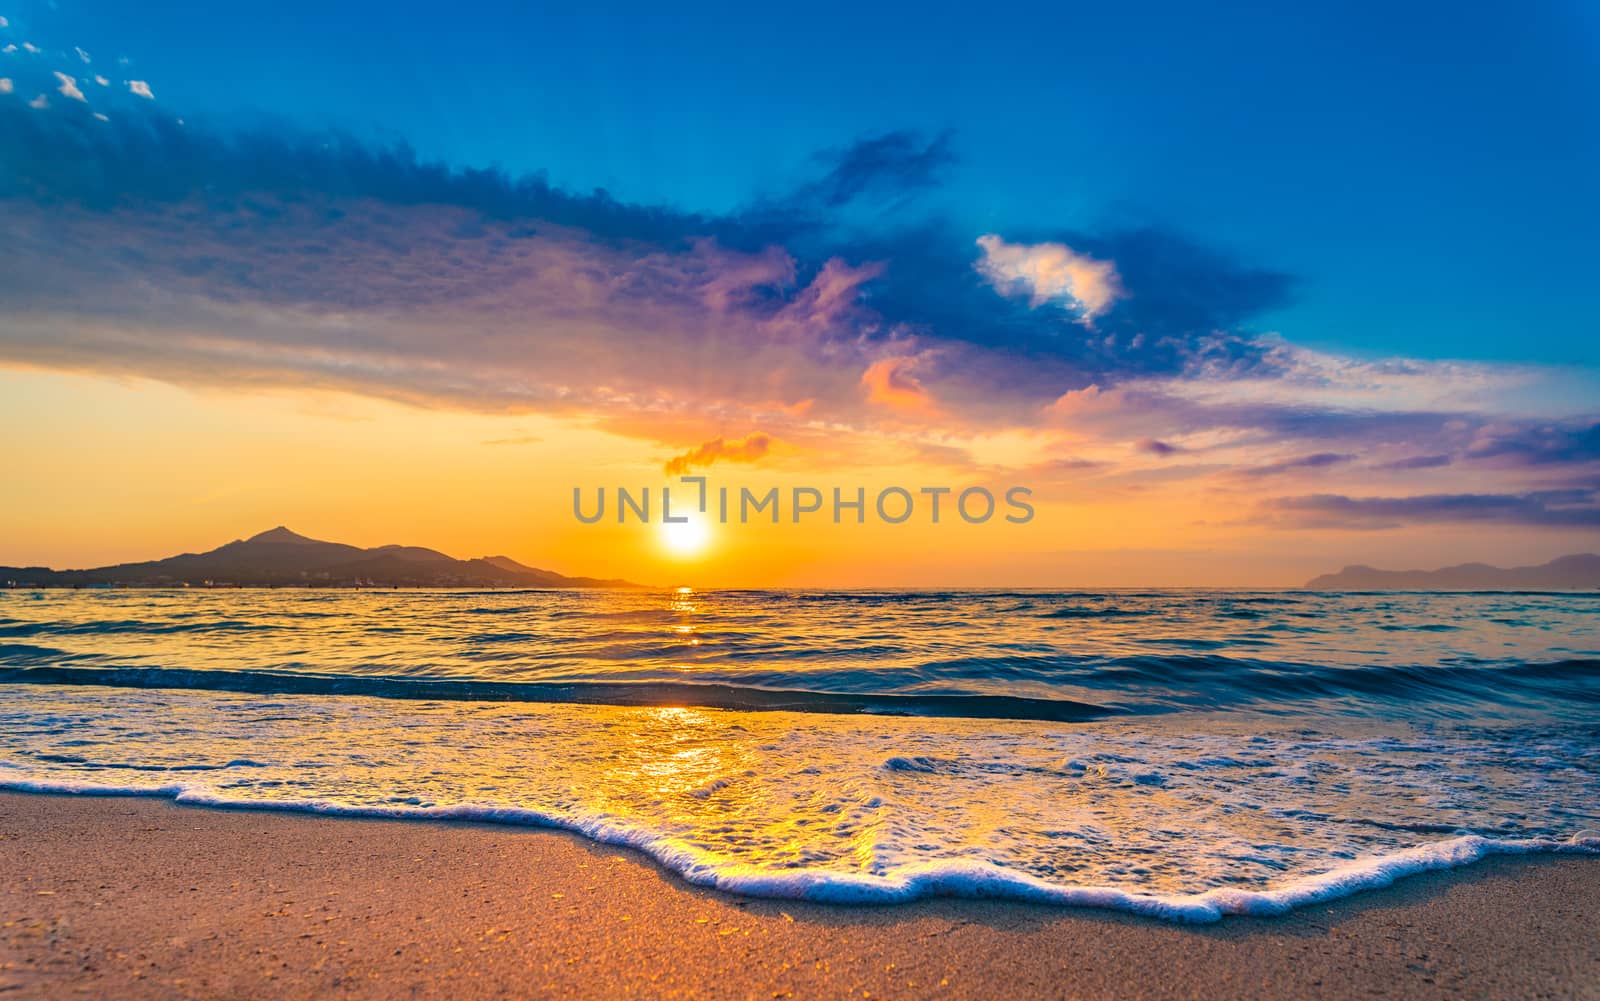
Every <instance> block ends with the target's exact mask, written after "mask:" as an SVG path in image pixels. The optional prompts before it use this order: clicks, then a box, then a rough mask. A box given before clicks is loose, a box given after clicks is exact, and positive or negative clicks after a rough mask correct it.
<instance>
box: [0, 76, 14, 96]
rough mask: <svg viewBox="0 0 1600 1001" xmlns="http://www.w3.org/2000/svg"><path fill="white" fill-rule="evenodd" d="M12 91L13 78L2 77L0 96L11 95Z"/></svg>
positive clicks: (0, 80) (0, 79) (0, 78)
mask: <svg viewBox="0 0 1600 1001" xmlns="http://www.w3.org/2000/svg"><path fill="white" fill-rule="evenodd" d="M12 90H13V84H12V83H11V78H10V77H8V76H0V94H9V93H11V91H12Z"/></svg>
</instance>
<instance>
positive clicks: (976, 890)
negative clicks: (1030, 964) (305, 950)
mask: <svg viewBox="0 0 1600 1001" xmlns="http://www.w3.org/2000/svg"><path fill="white" fill-rule="evenodd" d="M0 789H3V790H7V791H12V792H31V793H55V794H66V795H76V796H143V797H161V798H167V799H171V800H173V801H174V802H176V803H179V804H183V805H188V806H198V807H212V808H221V809H232V810H241V809H243V810H269V811H282V812H290V813H310V814H317V815H321V816H332V817H364V818H374V819H404V820H431V821H458V822H476V823H491V824H507V825H516V826H525V827H542V828H554V829H561V830H567V831H571V832H573V833H576V834H581V835H583V836H585V837H588V838H590V839H591V840H594V841H596V842H599V843H601V844H608V845H616V846H619V847H625V848H631V849H634V850H637V851H640V852H642V853H644V854H645V855H648V856H650V857H651V858H653V859H655V861H657V862H659V863H660V864H661V865H663V866H664V867H666V868H667V869H669V870H670V871H672V872H674V873H676V874H677V875H679V876H680V877H682V878H683V879H684V880H686V881H687V882H689V883H693V884H695V885H697V886H705V887H711V888H714V889H718V890H722V891H725V892H728V893H735V894H742V895H745V896H752V897H770V898H777V899H787V900H808V901H813V902H818V903H829V904H841V905H862V904H868V905H870V904H895V903H906V902H910V901H913V900H919V899H924V898H930V897H949V898H965V899H994V900H1011V901H1017V902H1025V903H1037V904H1050V905H1056V906H1064V907H1093V908H1104V909H1109V910H1117V911H1126V912H1129V913H1133V914H1139V915H1143V916H1146V917H1152V918H1160V919H1163V920H1168V921H1179V922H1185V923H1194V924H1205V923H1210V922H1215V921H1219V920H1221V919H1222V918H1224V917H1226V916H1229V915H1250V916H1254V917H1271V916H1276V915H1281V914H1286V913H1288V912H1289V911H1292V910H1294V909H1296V908H1299V907H1305V906H1307V905H1309V904H1317V903H1325V902H1328V901H1332V900H1338V899H1340V898H1342V897H1348V896H1351V895H1352V894H1355V893H1359V892H1361V891H1363V890H1371V889H1377V888H1381V887H1386V886H1389V885H1391V884H1393V883H1394V882H1395V881H1396V880H1398V879H1401V878H1404V877H1406V876H1410V875H1415V874H1417V873H1423V872H1432V871H1438V870H1446V869H1455V868H1459V867H1461V866H1465V865H1470V864H1472V863H1474V862H1477V861H1479V860H1481V859H1484V858H1487V857H1489V856H1493V855H1534V854H1594V855H1600V833H1596V832H1594V831H1589V830H1585V831H1581V832H1579V833H1578V834H1576V835H1574V836H1573V837H1571V838H1569V839H1567V840H1555V839H1550V838H1521V839H1501V838H1485V837H1480V836H1477V835H1467V836H1463V837H1457V838H1449V839H1446V840H1442V841H1436V842H1431V843H1427V844H1421V845H1417V846H1415V847H1412V848H1407V849H1403V850H1400V851H1396V852H1389V853H1385V854H1381V855H1376V856H1373V857H1371V858H1367V859H1360V860H1356V861H1352V862H1350V863H1348V864H1346V865H1343V866H1340V867H1338V868H1336V869H1333V870H1331V871H1329V872H1325V873H1320V874H1317V875H1313V876H1305V877H1300V878H1297V879H1292V880H1290V881H1288V882H1287V883H1285V884H1284V885H1283V886H1281V887H1278V888H1275V889H1267V890H1242V889H1232V888H1224V889H1212V890H1207V891H1205V892H1203V893H1192V894H1156V893H1138V892H1134V891H1129V890H1126V889H1122V888H1118V887H1111V886H1073V885H1070V884H1060V883H1053V882H1049V881H1046V880H1043V879H1039V878H1037V877H1033V876H1029V875H1026V874H1023V873H1018V872H1014V871H1010V870H1007V869H1004V868H1002V867H1000V866H996V865H993V864H988V863H982V862H951V861H941V862H927V863H920V864H912V865H908V866H903V867H901V868H900V869H899V871H897V872H896V873H895V874H894V875H893V876H875V875H869V874H864V873H847V872H835V871H827V870H821V869H792V868H785V869H774V868H770V867H763V866H759V865H750V864H744V863H733V862H727V861H724V860H720V859H718V858H717V857H716V856H714V855H712V854H711V853H709V852H706V851H704V850H702V849H698V848H695V847H693V846H690V845H686V844H684V843H682V842H681V841H680V840H678V839H676V838H673V837H671V836H670V835H665V834H662V833H659V832H655V831H651V830H648V829H645V828H641V827H639V826H637V825H631V824H627V823H619V822H617V821H616V820H615V819H614V818H609V817H603V816H595V817H588V818H562V817H558V816H555V815H553V814H550V813H546V812H544V811H541V810H534V809H528V808H521V807H506V806H499V805H481V804H470V803H469V804H459V805H454V806H432V807H429V806H387V807H385V806H353V805H349V804H343V803H336V802H330V801H325V800H284V801H268V800H259V799H249V798H243V797H232V796H225V795H219V794H217V793H215V792H213V791H211V790H207V789H204V788H192V787H188V786H184V785H165V786H155V787H138V786H118V785H105V784H99V783H92V782H61V781H32V780H0Z"/></svg>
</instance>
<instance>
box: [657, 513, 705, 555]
mask: <svg viewBox="0 0 1600 1001" xmlns="http://www.w3.org/2000/svg"><path fill="white" fill-rule="evenodd" d="M661 541H662V544H663V545H665V546H666V548H667V551H668V552H670V553H672V554H673V555H675V556H696V555H698V554H699V553H701V552H702V551H704V550H705V548H706V545H707V544H708V543H709V542H710V541H711V523H710V522H709V521H707V520H706V519H705V518H699V517H695V516H694V515H690V516H689V520H688V521H680V522H671V523H664V524H662V526H661Z"/></svg>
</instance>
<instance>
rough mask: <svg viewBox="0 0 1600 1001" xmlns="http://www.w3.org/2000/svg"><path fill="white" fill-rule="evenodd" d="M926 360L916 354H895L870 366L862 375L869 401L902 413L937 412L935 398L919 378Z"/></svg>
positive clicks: (926, 413)
mask: <svg viewBox="0 0 1600 1001" xmlns="http://www.w3.org/2000/svg"><path fill="white" fill-rule="evenodd" d="M922 361H923V360H922V359H921V358H919V357H917V356H916V355H895V356H891V357H888V358H880V359H878V360H877V361H875V362H873V363H872V364H871V365H868V366H867V370H866V371H865V372H863V373H861V385H862V386H864V387H866V390H867V399H868V400H869V401H870V402H872V403H875V404H878V405H880V406H884V407H888V408H889V409H891V410H896V411H899V412H901V413H906V414H920V415H929V414H932V413H933V412H934V410H935V409H936V407H935V405H934V400H933V397H932V395H930V394H929V393H928V390H927V389H926V388H924V387H923V385H922V382H921V381H920V380H919V379H918V378H917V375H916V369H917V367H918V366H919V365H921V364H922Z"/></svg>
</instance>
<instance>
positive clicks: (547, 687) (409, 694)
mask: <svg viewBox="0 0 1600 1001" xmlns="http://www.w3.org/2000/svg"><path fill="white" fill-rule="evenodd" d="M0 684H24V685H94V686H99V687H105V688H171V689H188V690H200V691H212V692H243V693H249V694H256V695H366V696H374V697H377V698H387V699H427V700H445V701H464V702H465V701H471V702H564V703H576V704H579V705H611V706H695V707H698V708H704V709H730V710H738V711H743V712H761V711H782V712H807V713H833V714H862V713H865V714H872V715H883V716H947V717H969V718H977V719H1020V720H1040V721H1049V722H1078V721H1084V720H1091V719H1100V718H1103V717H1106V716H1112V715H1117V714H1119V713H1121V712H1122V710H1120V709H1116V708H1112V707H1107V706H1100V705H1094V704H1092V703H1088V702H1076V701H1072V700H1069V699H1035V698H1026V697H1022V696H1014V695H963V694H944V693H921V694H882V695H879V694H856V693H846V692H822V691H806V690H798V689H772V688H756V687H747V686H741V685H729V684H716V683H697V682H671V681H632V682H627V681H565V682H536V681H480V680H469V679H458V678H411V677H395V676H392V675H327V674H298V673H279V672H272V671H201V670H185V669H181V668H161V667H139V668H116V667H107V668H101V667H50V666H38V667H0Z"/></svg>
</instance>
